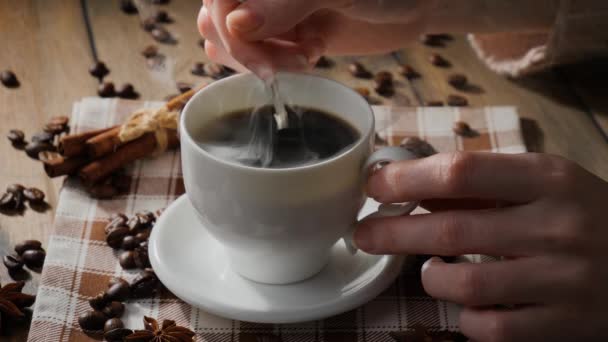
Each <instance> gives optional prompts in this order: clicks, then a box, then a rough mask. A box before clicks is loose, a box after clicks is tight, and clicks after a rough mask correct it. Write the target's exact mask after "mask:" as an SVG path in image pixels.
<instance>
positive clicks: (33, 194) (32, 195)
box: [23, 188, 45, 203]
mask: <svg viewBox="0 0 608 342" xmlns="http://www.w3.org/2000/svg"><path fill="white" fill-rule="evenodd" d="M23 196H25V199H26V200H28V201H30V202H31V203H42V202H44V197H45V196H44V192H43V191H42V190H40V189H38V188H27V189H25V190H23Z"/></svg>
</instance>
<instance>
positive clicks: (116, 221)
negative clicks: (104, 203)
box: [104, 218, 129, 234]
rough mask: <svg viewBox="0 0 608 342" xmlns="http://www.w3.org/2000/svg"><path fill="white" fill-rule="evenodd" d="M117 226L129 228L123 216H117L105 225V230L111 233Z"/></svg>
mask: <svg viewBox="0 0 608 342" xmlns="http://www.w3.org/2000/svg"><path fill="white" fill-rule="evenodd" d="M117 227H125V228H127V229H129V227H127V225H126V224H125V223H124V221H123V220H122V219H121V218H116V219H114V220H113V221H111V222H110V223H108V224H107V225H106V226H105V228H104V231H105V233H106V234H109V233H110V232H111V231H112V230H113V229H115V228H117Z"/></svg>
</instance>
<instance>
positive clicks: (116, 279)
mask: <svg viewBox="0 0 608 342" xmlns="http://www.w3.org/2000/svg"><path fill="white" fill-rule="evenodd" d="M115 284H123V285H124V286H129V283H127V281H126V280H124V279H122V278H120V277H112V278H110V281H109V282H108V288H110V287H112V286H113V285H115Z"/></svg>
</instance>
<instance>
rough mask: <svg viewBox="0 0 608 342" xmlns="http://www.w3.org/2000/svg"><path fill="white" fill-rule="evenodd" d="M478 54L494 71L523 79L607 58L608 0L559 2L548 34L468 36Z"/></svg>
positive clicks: (563, 0)
mask: <svg viewBox="0 0 608 342" xmlns="http://www.w3.org/2000/svg"><path fill="white" fill-rule="evenodd" d="M468 38H469V41H470V42H471V45H472V46H473V49H474V50H475V52H476V53H477V55H478V56H479V57H480V58H481V59H482V60H483V61H484V62H485V63H486V64H487V65H488V66H489V67H490V68H491V69H492V70H494V71H496V72H498V73H500V74H504V75H508V76H513V77H517V76H522V75H525V74H530V73H533V72H535V71H539V70H542V69H546V68H549V67H551V66H553V65H558V64H569V63H576V62H580V61H582V60H585V59H592V58H597V57H606V56H608V0H561V2H560V5H559V10H558V14H557V17H556V21H555V24H554V26H553V28H551V30H549V31H547V32H535V33H490V34H470V35H469V37H468Z"/></svg>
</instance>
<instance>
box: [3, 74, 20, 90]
mask: <svg viewBox="0 0 608 342" xmlns="http://www.w3.org/2000/svg"><path fill="white" fill-rule="evenodd" d="M0 82H2V84H4V86H5V87H7V88H17V87H18V86H19V80H18V79H17V76H16V75H15V73H14V72H12V71H10V70H4V71H2V72H0Z"/></svg>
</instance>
